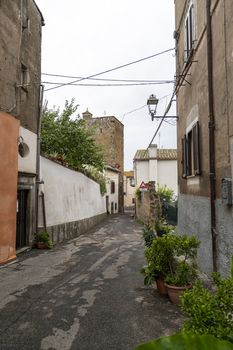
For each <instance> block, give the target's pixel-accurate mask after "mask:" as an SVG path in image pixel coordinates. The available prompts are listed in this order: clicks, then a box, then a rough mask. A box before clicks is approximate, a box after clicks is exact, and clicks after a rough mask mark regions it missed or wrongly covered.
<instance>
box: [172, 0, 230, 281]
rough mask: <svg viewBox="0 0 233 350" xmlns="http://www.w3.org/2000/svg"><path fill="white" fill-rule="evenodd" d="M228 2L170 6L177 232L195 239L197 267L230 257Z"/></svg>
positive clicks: (217, 265) (180, 0)
mask: <svg viewBox="0 0 233 350" xmlns="http://www.w3.org/2000/svg"><path fill="white" fill-rule="evenodd" d="M232 14H233V2H232V1H225V0H223V1H218V0H186V1H184V0H176V1H175V19H176V21H175V22H176V24H175V32H174V37H175V40H176V96H177V115H178V116H179V120H178V124H177V129H178V135H177V136H178V137H177V139H178V179H179V200H178V229H179V231H180V232H183V233H187V234H195V235H197V236H198V238H199V239H200V240H201V247H200V250H199V257H198V260H199V266H200V268H201V269H202V271H204V272H206V273H207V274H210V273H211V272H212V271H213V270H219V271H220V272H221V273H222V274H223V275H224V276H227V275H228V274H229V271H230V259H231V256H232V254H233V235H232V227H233V218H232V216H233V211H232V166H233V118H232V114H233V64H232V52H233V41H232V35H233V21H232Z"/></svg>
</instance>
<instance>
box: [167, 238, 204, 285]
mask: <svg viewBox="0 0 233 350" xmlns="http://www.w3.org/2000/svg"><path fill="white" fill-rule="evenodd" d="M175 237H176V238H175V239H174V259H173V260H172V261H171V263H170V271H169V273H168V274H167V275H166V277H165V281H166V283H168V284H171V285H175V286H179V287H181V286H186V285H189V284H193V283H194V282H195V280H196V279H197V277H198V270H197V264H196V261H195V259H196V256H197V249H198V247H199V245H200V241H199V240H198V239H197V238H196V237H195V236H187V235H176V236H175Z"/></svg>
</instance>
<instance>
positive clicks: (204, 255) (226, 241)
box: [178, 195, 233, 277]
mask: <svg viewBox="0 0 233 350" xmlns="http://www.w3.org/2000/svg"><path fill="white" fill-rule="evenodd" d="M231 210H232V209H231V208H228V207H227V206H226V205H223V204H222V202H221V200H217V201H216V217H217V222H218V224H217V228H216V229H217V233H218V237H217V266H218V270H219V272H220V273H221V274H222V276H225V277H227V276H229V274H230V261H231V256H232V255H233V235H232V227H233V219H232V212H231ZM178 232H180V233H183V234H188V235H195V236H197V237H198V239H200V240H201V246H200V248H199V251H198V264H199V267H200V270H201V271H203V272H205V273H206V274H207V275H210V274H211V273H212V271H213V264H212V237H211V228H210V202H209V199H208V198H206V197H199V196H192V195H190V196H187V195H179V198H178Z"/></svg>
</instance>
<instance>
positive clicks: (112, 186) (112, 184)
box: [111, 181, 115, 193]
mask: <svg viewBox="0 0 233 350" xmlns="http://www.w3.org/2000/svg"><path fill="white" fill-rule="evenodd" d="M111 193H115V182H114V181H111Z"/></svg>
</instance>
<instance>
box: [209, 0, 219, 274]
mask: <svg viewBox="0 0 233 350" xmlns="http://www.w3.org/2000/svg"><path fill="white" fill-rule="evenodd" d="M206 20H207V22H206V32H207V70H208V105H209V178H210V214H211V236H212V255H213V271H217V233H216V207H215V199H216V173H215V117H214V92H213V49H212V30H211V0H206Z"/></svg>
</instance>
